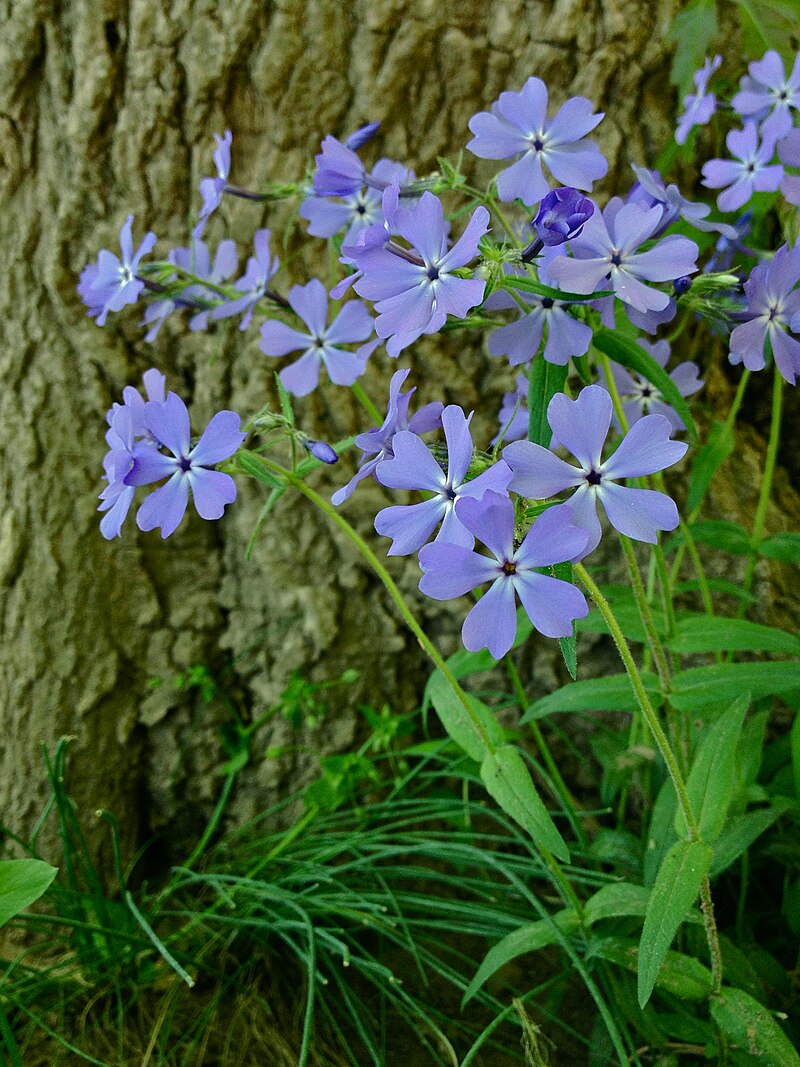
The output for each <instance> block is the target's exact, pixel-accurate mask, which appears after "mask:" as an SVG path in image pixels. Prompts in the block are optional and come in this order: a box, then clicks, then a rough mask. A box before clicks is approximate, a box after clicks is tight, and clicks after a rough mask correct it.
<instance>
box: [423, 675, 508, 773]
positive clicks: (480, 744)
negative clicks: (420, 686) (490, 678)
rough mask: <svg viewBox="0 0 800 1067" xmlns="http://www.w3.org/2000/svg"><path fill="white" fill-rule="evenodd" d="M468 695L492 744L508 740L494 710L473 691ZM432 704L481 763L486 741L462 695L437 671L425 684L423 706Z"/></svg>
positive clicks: (453, 734) (455, 737)
mask: <svg viewBox="0 0 800 1067" xmlns="http://www.w3.org/2000/svg"><path fill="white" fill-rule="evenodd" d="M465 695H466V699H467V701H468V702H469V706H470V708H471V709H472V711H473V712H474V714H475V717H476V718H477V719H478V721H479V722H480V723H481V725H482V727H483V731H484V733H485V734H486V736H487V737H488V738H489V742H490V744H493V745H497V746H500V745H502V744H503V743H504V741H505V736H504V734H503V728H502V726H500V724H499V723H498V721H497V719H495V717H494V715H493V714H492V712H491V709H490V708H488V707H487V706H486V704H484V703H483V702H482V701H481V700H479V699H478V698H477V697H476V696H473V695H472V694H471V693H467V694H465ZM429 704H432V705H433V707H434V709H435V710H436V714H437V715H438V716H439V718H440V719H441V721H442V725H443V726H444V728H445V730H447V733H448V734H449V735H450V737H452V739H453V740H454V741H455V743H456V744H457V745H459V746H460V747H461V748H463V749H464V751H465V752H466V753H467V755H468V756H470V757H471V759H474V760H475V761H476V763H480V762H481V761H482V760H483V759H484V757H485V756H486V754H487V751H488V749H487V745H486V741H485V740H484V737H483V735H482V733H481V730H480V729H479V728H478V726H477V725H476V723H475V722H474V721H473V718H472V716H471V715H470V714H469V712H468V711H467V709H466V708H465V707H464V705H463V704H462V702H461V699H460V697H459V696H458V695H457V694H456V693H455V692H454V690H453V687H452V686H451V685H450V683H449V682H448V681H447V679H446V678H445V676H444V675H443V674H442V673H441V671H438V670H437V671H434V672H433V674H432V675H431V676H430V678H429V679H428V684H427V685H426V686H425V705H424V706H427V705H429ZM423 710H424V708H423Z"/></svg>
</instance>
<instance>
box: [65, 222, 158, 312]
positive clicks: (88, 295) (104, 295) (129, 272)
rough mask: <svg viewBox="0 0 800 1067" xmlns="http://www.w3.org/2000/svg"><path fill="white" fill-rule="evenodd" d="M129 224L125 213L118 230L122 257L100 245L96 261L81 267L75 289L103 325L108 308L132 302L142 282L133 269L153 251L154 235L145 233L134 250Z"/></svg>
mask: <svg viewBox="0 0 800 1067" xmlns="http://www.w3.org/2000/svg"><path fill="white" fill-rule="evenodd" d="M132 225H133V215H128V217H127V219H126V220H125V222H124V223H123V224H122V229H121V230H120V231H119V246H120V251H121V252H122V259H120V258H119V257H118V256H115V255H114V253H113V252H109V251H108V249H106V248H103V249H101V251H100V254H99V256H98V257H97V263H89V264H88V265H87V266H86V267H84V268H83V270H82V271H81V276H80V280H79V282H78V293H79V294H80V297H81V300H82V301H83V302H84V304H85V305H86V306H87V307H88V308H89V311H88V314H89V316H90V317H91V318H93V319H94V320H95V321H96V322H97V325H98V326H105V322H106V318H107V316H108V313H109V311H119V310H120V309H121V308H123V307H125V306H126V304H135V303H136V301H137V300H138V299H139V294H140V293H141V291H142V289H144V282H143V281H142V279H141V278H138V277H137V276H136V271H137V268H138V266H139V262H140V260H141V259H142V257H143V256H146V255H149V253H150V252H152V250H153V245H154V244H155V243H156V235H155V234H154V233H146V234H145V235H144V237H143V238H142V243H141V244H140V245H139V247H138V248H137V250H136V252H135V253H134V251H133V239H132V236H131V227H132Z"/></svg>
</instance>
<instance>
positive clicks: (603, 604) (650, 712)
mask: <svg viewBox="0 0 800 1067" xmlns="http://www.w3.org/2000/svg"><path fill="white" fill-rule="evenodd" d="M573 566H574V568H575V572H576V574H577V575H578V577H579V578H580V580H581V581H582V582H583V584H584V585H585V586H586V590H587V592H588V593H589V596H590V597H591V598H592V600H594V602H595V604H597V607H598V609H599V611H600V614H601V615H602V616H603V618H604V619H605V622H606V625H607V626H608V629H609V632H610V633H611V636H612V638H613V640H614V644H615V645H616V646H617V651H618V652H619V654H620V658H621V659H622V662H623V664H624V666H625V670H626V671H627V672H628V677H629V678H630V680H631V685H632V686H633V691H634V693H635V695H636V700H637V703H638V704H639V708H640V709H641V712H642V715H643V716H644V720H645V722H646V723H647V725H648V727H649V728H650V733H651V734H652V735H653V739H654V741H655V743H656V746H657V748H658V751H659V752H660V753H661V758H662V759H663V760H664V763H665V764H666V767H667V772H668V773H669V776H670V778H671V779H672V784H673V785H674V786H675V793H676V796H677V798H678V806H679V807H680V809H681V814H682V815H683V817H684V819H685V820H686V825H687V826H688V827H689V835H690V837H691V839H692V840H693V841H697V840H699V839H700V829H699V827H698V825H697V820H696V819H695V817H694V813H693V812H692V808H691V804H690V803H689V794H688V793H687V791H686V783H685V781H684V779H683V775H682V773H681V770H680V767H679V766H678V761H677V759H676V757H675V753H674V752H673V751H672V747H671V745H670V743H669V740H668V738H667V735H666V734H665V733H664V729H663V727H662V726H661V723H660V722H659V721H658V716H657V715H656V712H655V708H654V707H653V705H652V704H651V703H650V697H649V696H648V695H647V690H646V689H645V686H644V682H643V681H642V677H641V675H640V674H639V670H638V668H637V666H636V663H635V662H634V659H633V655H632V654H631V650H630V646H629V645H628V642H627V641H626V640H625V636H624V634H623V633H622V630H621V629H620V625H619V623H618V622H617V619H616V616H615V615H614V613H613V611H612V610H611V605H610V604H609V603H608V601H607V600H606V598H605V597H604V596H603V594H602V593H601V592H600V590H599V588H598V587H597V585H596V584H595V582H594V581H593V579H592V577H591V575H590V574H589V572H588V571H587V570H586V568H585V567H584V566H583V564H582V563H575V564H573Z"/></svg>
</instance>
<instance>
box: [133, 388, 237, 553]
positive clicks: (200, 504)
mask: <svg viewBox="0 0 800 1067" xmlns="http://www.w3.org/2000/svg"><path fill="white" fill-rule="evenodd" d="M144 422H145V426H146V427H147V429H148V430H149V431H150V433H151V434H152V436H153V438H154V439H155V440H156V441H157V442H158V444H159V446H162V447H164V448H166V449H167V450H168V451H169V452H170V453H172V454H171V455H169V456H167V455H164V453H163V452H161V451H159V450H158V449H156V448H152V447H147V446H145V445H138V446H137V447H136V448H135V449H134V453H133V460H134V462H133V466H132V469H131V470H130V472H129V473H128V474H127V475H126V476H125V484H126V485H128V486H136V485H150V484H151V483H152V482H158V481H161V479H162V478H167V479H168V481H167V482H166V483H165V484H164V485H162V486H160V487H159V488H158V489H156V490H154V491H153V492H152V493H151V494H150V495H149V496H148V497H147V498H146V499H145V501H144V503H143V504H142V505H141V507H140V508H139V511H138V512H137V515H136V523H137V525H138V527H139V529H140V530H153V529H155V528H156V527H160V528H161V536H162V537H169V535H170V534H171V533H173V532H174V531H175V530H176V529H177V527H178V525H179V523H180V521H181V519H182V518H183V516H184V514H185V512H186V507H187V505H188V503H189V496H190V494H191V496H192V498H193V500H194V506H195V508H196V510H197V513H198V515H199V516H200V517H201V518H202V519H219V518H221V516H222V514H223V512H224V510H225V507H226V505H227V504H231V503H233V501H234V500H235V499H236V484H235V482H234V480H233V478H231V476H230V475H229V474H223V473H222V472H221V471H215V470H211V469H210V468H211V467H213V466H214V464H216V463H221V462H222V460H224V459H228V458H229V457H230V456H232V455H233V453H234V452H235V451H236V450H237V448H238V447H239V445H241V443H242V441H244V439H245V437H246V436H247V435H246V434H244V433H241V432H240V430H239V416H238V415H237V414H236V413H235V412H233V411H219V412H217V414H216V415H215V416H214V417H213V418H212V420H211V422H210V423H209V424H208V426H207V427H206V428H205V430H204V431H203V434H202V436H201V437H200V440H199V441H198V442H197V444H196V445H195V446H194V447H193V448H192V446H191V439H190V427H189V413H188V411H187V410H186V405H185V404H184V402H183V401H182V400H181V398H180V397H179V396H177V395H176V394H175V393H168V394H167V398H166V400H165V401H164V403H163V404H160V403H157V402H153V401H148V402H147V404H145V408H144Z"/></svg>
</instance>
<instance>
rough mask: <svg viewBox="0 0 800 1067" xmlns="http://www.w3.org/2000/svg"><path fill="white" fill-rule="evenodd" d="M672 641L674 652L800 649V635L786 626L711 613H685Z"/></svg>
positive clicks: (794, 653) (793, 652) (798, 651)
mask: <svg viewBox="0 0 800 1067" xmlns="http://www.w3.org/2000/svg"><path fill="white" fill-rule="evenodd" d="M668 644H669V647H670V648H671V649H672V651H673V652H681V653H688V654H691V653H694V652H728V651H730V650H731V649H744V650H747V651H748V652H781V653H786V654H787V655H794V656H796V655H797V654H798V653H800V638H797V637H796V636H795V635H794V634H789V633H786V631H785V630H778V629H776V628H774V627H772V626H762V625H761V624H760V623H757V622H748V621H747V620H746V619H721V618H717V617H716V616H709V615H690V616H688V617H686V616H685V615H684V616H682V617H681V619H680V621H679V622H678V625H677V626H676V628H675V634H674V636H673V637H671V638H670V640H669V642H668Z"/></svg>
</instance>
